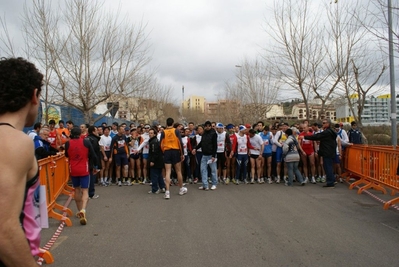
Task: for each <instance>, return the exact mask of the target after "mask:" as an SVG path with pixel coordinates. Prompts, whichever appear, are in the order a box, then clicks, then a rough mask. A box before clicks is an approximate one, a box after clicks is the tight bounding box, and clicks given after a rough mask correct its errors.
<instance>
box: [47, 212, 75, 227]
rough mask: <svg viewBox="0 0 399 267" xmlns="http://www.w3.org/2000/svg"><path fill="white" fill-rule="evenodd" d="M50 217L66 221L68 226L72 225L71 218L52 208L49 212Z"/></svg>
mask: <svg viewBox="0 0 399 267" xmlns="http://www.w3.org/2000/svg"><path fill="white" fill-rule="evenodd" d="M71 212H72V211H71ZM48 217H49V218H53V219H56V220H59V221H64V222H65V224H66V225H67V226H72V221H71V219H69V218H68V217H65V216H63V215H62V214H59V213H57V212H55V211H54V210H50V211H49V212H48Z"/></svg>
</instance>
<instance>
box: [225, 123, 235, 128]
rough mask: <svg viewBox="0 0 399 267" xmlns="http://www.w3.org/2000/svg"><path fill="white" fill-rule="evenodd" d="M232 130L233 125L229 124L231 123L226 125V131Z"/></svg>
mask: <svg viewBox="0 0 399 267" xmlns="http://www.w3.org/2000/svg"><path fill="white" fill-rule="evenodd" d="M232 128H234V125H233V124H231V123H229V124H227V126H226V129H232Z"/></svg>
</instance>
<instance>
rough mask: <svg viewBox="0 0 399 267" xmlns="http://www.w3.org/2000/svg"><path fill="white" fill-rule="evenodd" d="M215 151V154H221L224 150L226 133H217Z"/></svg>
mask: <svg viewBox="0 0 399 267" xmlns="http://www.w3.org/2000/svg"><path fill="white" fill-rule="evenodd" d="M217 135H218V137H217V150H216V153H223V152H224V151H225V150H226V135H227V134H226V132H222V133H218V132H217Z"/></svg>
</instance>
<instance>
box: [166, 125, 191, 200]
mask: <svg viewBox="0 0 399 267" xmlns="http://www.w3.org/2000/svg"><path fill="white" fill-rule="evenodd" d="M173 123H174V120H173V119H172V118H168V119H167V120H166V129H165V130H164V131H163V133H162V134H161V149H162V151H163V153H164V162H165V183H166V191H165V195H164V198H165V199H170V191H169V187H170V174H171V172H172V165H173V167H174V168H175V171H176V174H177V180H178V183H179V188H180V189H179V195H181V196H182V195H184V194H186V193H187V188H186V187H183V177H182V173H181V162H182V161H183V160H184V153H183V144H182V141H181V136H180V132H179V130H177V129H175V128H173Z"/></svg>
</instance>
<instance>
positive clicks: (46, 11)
mask: <svg viewBox="0 0 399 267" xmlns="http://www.w3.org/2000/svg"><path fill="white" fill-rule="evenodd" d="M23 11H24V16H23V18H22V19H23V32H24V39H25V54H26V55H28V57H30V58H33V59H34V60H35V62H37V64H38V65H39V66H40V68H41V69H43V70H44V81H43V82H44V95H42V98H43V100H44V101H43V102H44V108H45V110H47V108H48V103H49V102H50V101H54V100H55V99H54V91H52V90H51V80H52V78H53V77H52V74H53V68H52V59H51V50H52V40H53V38H54V36H55V33H56V30H57V27H58V19H57V16H56V15H55V13H54V10H53V8H52V5H51V1H45V0H34V1H32V2H31V7H30V9H29V8H28V7H27V5H26V3H25V5H24V8H23ZM33 28H34V29H35V31H32V30H31V29H33ZM44 120H45V121H48V113H47V112H45V118H44Z"/></svg>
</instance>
